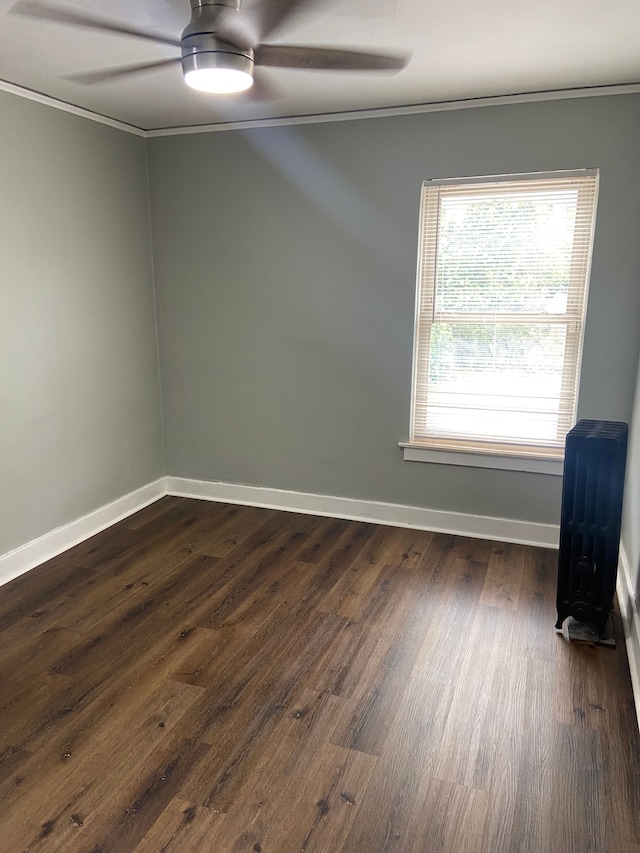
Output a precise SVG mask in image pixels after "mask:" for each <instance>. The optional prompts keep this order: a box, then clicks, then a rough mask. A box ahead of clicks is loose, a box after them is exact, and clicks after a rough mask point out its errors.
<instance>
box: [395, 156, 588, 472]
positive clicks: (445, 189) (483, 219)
mask: <svg viewBox="0 0 640 853" xmlns="http://www.w3.org/2000/svg"><path fill="white" fill-rule="evenodd" d="M597 190H598V173H597V170H589V171H587V170H581V171H578V172H556V173H551V174H544V175H540V174H535V175H511V176H504V177H503V176H500V177H491V178H473V179H460V180H451V181H427V182H425V183H424V185H423V190H422V210H421V226H420V248H419V257H418V282H417V300H416V329H415V352H414V376H413V394H412V412H411V436H410V444H411V445H415V446H423V447H431V448H434V447H435V448H444V449H451V450H463V451H464V450H468V451H472V452H474V453H477V452H483V451H484V452H488V453H500V454H505V453H506V454H510V453H511V454H518V455H533V456H536V455H537V456H543V457H548V458H558V457H562V454H563V448H564V440H565V436H566V433H567V431H568V430H569V429H570V428H571V427H572V425H573V424H574V422H575V414H576V402H577V388H578V379H579V370H580V358H581V352H582V339H583V330H584V318H585V310H586V296H587V288H588V281H589V270H590V261H591V247H592V242H593V231H594V222H595V209H596V200H597Z"/></svg>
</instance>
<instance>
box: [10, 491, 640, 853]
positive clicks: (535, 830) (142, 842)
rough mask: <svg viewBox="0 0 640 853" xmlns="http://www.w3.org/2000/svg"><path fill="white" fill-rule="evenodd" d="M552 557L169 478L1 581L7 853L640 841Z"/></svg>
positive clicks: (629, 742) (636, 772) (622, 850)
mask: <svg viewBox="0 0 640 853" xmlns="http://www.w3.org/2000/svg"><path fill="white" fill-rule="evenodd" d="M555 561H556V555H555V553H554V552H553V551H547V550H542V549H535V548H528V547H524V546H515V545H504V544H498V543H490V542H483V541H479V540H470V539H464V538H460V537H454V536H448V535H440V534H430V533H425V532H416V531H411V530H401V529H394V528H384V527H378V526H376V525H369V524H360V523H355V522H348V521H336V520H332V519H319V518H314V517H311V516H301V515H293V514H288V513H277V512H273V511H269V510H260V509H251V508H246V507H234V506H225V505H220V504H213V503H205V502H198V501H190V500H184V499H177V498H165V499H163V500H162V501H160V502H158V503H157V504H154V505H153V506H152V507H149V508H147V509H146V510H143V511H142V512H140V513H138V514H137V515H135V516H132V517H131V518H129V519H127V520H125V521H124V522H122V523H120V524H119V525H117V526H115V527H113V528H111V529H110V530H108V531H105V532H104V533H101V534H99V535H98V536H96V537H94V538H93V539H91V540H89V541H87V542H85V543H83V544H81V545H79V546H77V547H76V548H74V549H73V550H71V551H69V552H67V553H66V554H64V555H62V556H60V557H58V558H56V559H55V560H52V561H51V562H50V563H49V564H47V565H45V566H41V567H40V568H38V569H36V570H34V571H33V572H31V573H29V574H28V575H25V576H23V577H21V578H19V579H17V580H15V581H13V582H12V583H10V584H8V585H6V586H4V587H2V588H1V589H0V851H1V853H21V851H29V853H36V851H62V853H76V851H77V852H78V853H89V852H90V851H91V852H92V853H109V852H110V851H116V852H117V853H126V852H127V851H135V853H160V851H169V853H205V851H206V853H243V851H249V853H251V851H253V853H294V851H295V853H299V851H305V853H312V851H313V853H340V851H344V853H384V852H385V851H397V853H409V851H411V853H445V852H446V853H481V852H482V853H572V851H575V853H587V851H589V853H640V742H639V738H638V730H637V725H636V717H635V712H634V707H633V701H632V694H631V687H630V681H629V673H628V667H627V661H626V657H625V651H624V644H623V643H622V642H620V643H618V648H617V649H616V650H615V651H614V650H610V649H602V648H595V647H591V646H576V645H571V646H569V644H568V643H567V642H566V641H565V640H564V639H563V638H562V636H561V635H558V634H556V633H555V632H554V629H553V625H554V621H555V612H554V599H555ZM617 627H618V630H619V625H618V626H617Z"/></svg>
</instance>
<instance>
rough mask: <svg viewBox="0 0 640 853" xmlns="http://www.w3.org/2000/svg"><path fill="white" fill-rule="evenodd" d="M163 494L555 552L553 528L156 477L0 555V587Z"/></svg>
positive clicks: (488, 517) (254, 487)
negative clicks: (531, 546) (408, 528)
mask: <svg viewBox="0 0 640 853" xmlns="http://www.w3.org/2000/svg"><path fill="white" fill-rule="evenodd" d="M166 494H169V495H177V496H180V497H186V498H200V499H202V500H210V501H220V502H222V503H232V504H244V505H246V506H260V507H266V508H269V509H281V510H286V511H288V512H301V513H305V514H308V515H320V516H329V517H333V518H346V519H349V520H351V521H368V522H372V523H374V524H387V525H391V526H393V527H411V528H416V529H418V530H431V531H434V532H436V533H452V534H455V535H458V536H471V537H473V538H475V539H491V540H496V541H498V542H516V543H519V544H523V545H538V546H542V547H546V548H557V547H558V535H559V527H558V526H557V525H555V524H538V523H535V522H529V521H517V520H515V519H510V518H492V517H490V516H482V515H465V514H464V513H459V512H443V511H442V510H437V509H424V508H422V507H415V506H403V505H401V504H391V503H383V502H381V501H365V500H355V499H353V498H340V497H333V496H331V495H314V494H308V493H306V492H292V491H285V490H283V489H269V488H263V487H262V486H243V485H237V484H234V483H214V482H206V481H203V480H188V479H184V478H181V477H162V478H160V479H159V480H156V481H155V482H153V483H148V484H147V485H146V486H142V488H140V489H136V491H135V492H130V493H129V494H127V495H124V496H123V497H121V498H118V499H117V500H115V501H113V502H112V503H110V504H107V505H106V506H103V507H100V508H99V509H97V510H95V511H94V512H91V513H89V514H88V515H85V516H83V517H82V518H79V519H77V520H76V521H72V522H71V523H70V524H66V525H65V526H64V527H58V528H56V529H55V530H52V531H50V532H49V533H46V534H45V535H44V536H41V537H40V538H38V539H34V540H32V541H31V542H27V543H26V544H25V545H21V546H20V547H19V548H16V549H15V550H14V551H9V552H8V553H7V554H3V555H0V585H2V584H4V583H7V582H8V581H10V580H13V578H16V577H18V576H19V575H21V574H24V572H28V571H29V570H30V569H33V568H34V567H35V566H39V565H40V564H41V563H44V562H46V561H47V560H50V559H51V558H52V557H56V556H57V555H58V554H61V553H62V552H63V551H66V550H67V549H69V548H72V547H73V546H74V545H77V544H78V543H79V542H84V540H85V539H88V538H89V537H90V536H94V535H95V534H96V533H100V531H101V530H104V529H105V528H107V527H110V526H111V525H112V524H115V523H116V522H118V521H121V520H122V519H123V518H126V517H127V516H129V515H132V514H133V513H134V512H137V511H138V510H140V509H143V507H145V506H148V504H151V503H153V502H154V501H156V500H158V499H159V498H161V497H163V496H164V495H166Z"/></svg>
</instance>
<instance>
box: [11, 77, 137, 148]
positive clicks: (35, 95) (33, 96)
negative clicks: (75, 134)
mask: <svg viewBox="0 0 640 853" xmlns="http://www.w3.org/2000/svg"><path fill="white" fill-rule="evenodd" d="M0 91H2V92H9V93H10V94H11V95H17V96H18V97H19V98H26V99H27V100H28V101H36V103H38V104H44V105H45V106H47V107H53V109H54V110H61V111H62V112H65V113H71V114H72V115H75V116H80V118H86V119H89V121H95V122H97V123H98V124H105V125H107V126H108V127H114V128H116V130H124V131H125V132H126V133H132V134H134V136H142V137H145V136H146V135H147V131H146V130H143V129H142V128H140V127H134V126H133V125H132V124H127V123H126V122H123V121H118V120H117V119H114V118H109V116H103V115H100V113H94V112H92V111H91V110H85V109H84V108H83V107H77V106H75V104H68V103H67V102H66V101H60V100H58V99H57V98H51V97H49V95H43V94H42V93H41V92H35V91H33V89H25V88H24V87H23V86H16V84H15V83H9V82H8V81H7V80H0Z"/></svg>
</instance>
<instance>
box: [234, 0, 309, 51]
mask: <svg viewBox="0 0 640 853" xmlns="http://www.w3.org/2000/svg"><path fill="white" fill-rule="evenodd" d="M314 3H315V4H316V5H317V0H262V2H260V3H256V4H255V5H252V6H250V7H247V8H245V7H244V6H243V7H242V23H243V26H244V28H245V29H244V32H247V33H249V34H250V38H251V40H252V44H251V45H250V46H251V47H254V46H255V45H257V44H259V43H260V42H261V41H262V40H263V39H265V38H267V37H268V36H269V35H270V33H272V32H273V30H275V29H276V27H278V26H280V24H281V23H282V22H283V21H285V20H286V19H287V18H291V17H293V16H294V15H296V14H297V13H298V12H301V11H304V9H305V8H306V7H308V6H312V5H313V4H314Z"/></svg>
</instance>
